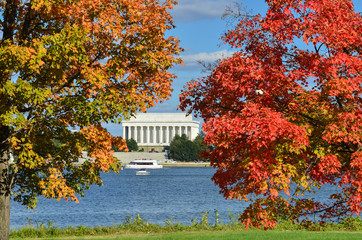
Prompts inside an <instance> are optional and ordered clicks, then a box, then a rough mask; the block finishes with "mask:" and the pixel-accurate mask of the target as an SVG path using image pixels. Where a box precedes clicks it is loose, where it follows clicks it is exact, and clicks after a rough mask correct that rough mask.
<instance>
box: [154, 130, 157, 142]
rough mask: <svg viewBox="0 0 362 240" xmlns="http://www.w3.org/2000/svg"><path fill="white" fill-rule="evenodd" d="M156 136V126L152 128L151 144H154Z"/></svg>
mask: <svg viewBox="0 0 362 240" xmlns="http://www.w3.org/2000/svg"><path fill="white" fill-rule="evenodd" d="M156 135H157V129H156V126H153V144H156Z"/></svg>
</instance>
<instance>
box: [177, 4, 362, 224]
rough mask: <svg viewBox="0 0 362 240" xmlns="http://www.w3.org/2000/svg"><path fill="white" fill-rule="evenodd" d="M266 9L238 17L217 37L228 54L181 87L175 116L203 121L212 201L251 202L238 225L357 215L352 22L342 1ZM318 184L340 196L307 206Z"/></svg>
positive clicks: (357, 22) (360, 194) (361, 191)
mask: <svg viewBox="0 0 362 240" xmlns="http://www.w3.org/2000/svg"><path fill="white" fill-rule="evenodd" d="M266 2H267V4H268V11H267V13H266V16H261V15H257V16H245V17H242V18H241V20H240V22H238V24H237V26H236V27H235V28H234V29H232V30H230V31H228V32H227V33H226V34H225V36H224V37H223V40H224V41H225V43H226V44H229V45H230V46H231V47H233V48H234V49H235V50H236V52H235V53H234V55H233V56H232V57H230V58H226V59H223V60H222V61H221V62H220V64H218V66H216V67H215V68H214V69H213V71H212V72H211V73H210V75H209V76H207V77H204V78H202V79H198V80H192V81H190V82H189V83H188V85H187V86H186V87H185V89H184V90H183V92H182V93H181V95H180V100H181V105H180V108H181V109H183V110H188V111H189V113H192V112H193V113H194V114H195V115H198V116H200V117H201V118H203V119H204V121H205V124H204V125H203V131H204V132H205V133H206V137H205V141H206V144H209V145H214V146H215V149H213V150H211V151H208V152H205V153H204V154H205V156H207V157H208V158H209V159H210V160H211V164H212V166H214V167H215V168H217V171H216V173H215V175H214V176H213V180H214V181H215V183H216V184H217V185H218V186H219V187H220V188H221V193H223V194H224V196H225V197H226V198H231V199H239V200H246V201H247V200H252V204H251V205H249V207H247V208H246V209H245V211H244V212H243V214H242V215H241V220H242V222H244V223H245V224H246V225H247V226H248V225H253V226H257V227H264V228H269V227H272V226H274V225H275V224H276V223H277V221H278V219H280V217H281V216H283V217H287V218H289V219H298V218H299V217H300V216H301V215H307V214H310V213H313V214H316V213H318V214H319V216H320V217H321V218H322V219H323V218H332V217H340V216H346V215H350V214H359V213H360V211H361V209H362V206H361V205H362V153H361V146H362V109H361V104H362V98H361V92H362V85H361V82H362V78H361V70H362V66H361V56H360V53H361V50H362V46H361V43H362V32H361V21H362V19H361V15H360V14H359V13H356V12H355V11H354V6H353V3H352V1H351V0H303V1H300V0H267V1H266ZM324 184H332V185H335V186H338V187H339V188H340V191H339V192H337V193H334V194H331V195H330V197H329V200H328V201H327V202H319V201H317V200H316V199H314V198H313V197H310V194H313V193H315V190H318V189H319V188H320V187H321V185H324ZM306 193H307V194H308V195H309V196H306Z"/></svg>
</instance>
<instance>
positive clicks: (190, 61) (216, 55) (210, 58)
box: [181, 50, 234, 67]
mask: <svg viewBox="0 0 362 240" xmlns="http://www.w3.org/2000/svg"><path fill="white" fill-rule="evenodd" d="M233 53H234V52H232V51H227V50H221V51H216V52H211V53H206V52H203V53H197V54H192V55H186V56H181V57H182V58H183V59H184V63H185V66H186V67H193V66H200V64H199V62H205V63H213V62H216V61H217V60H219V59H223V58H226V57H231V56H232V55H233Z"/></svg>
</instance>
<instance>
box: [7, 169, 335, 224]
mask: <svg viewBox="0 0 362 240" xmlns="http://www.w3.org/2000/svg"><path fill="white" fill-rule="evenodd" d="M149 171H150V173H151V174H150V175H147V176H137V175H136V174H135V172H136V170H131V169H126V170H123V171H121V172H120V173H118V174H115V173H108V174H103V175H102V178H103V182H104V186H102V187H98V186H92V187H91V189H90V190H88V191H86V193H85V197H84V198H79V203H74V202H70V201H69V202H67V201H65V200H60V201H57V200H54V199H45V198H42V197H41V198H40V199H39V202H38V207H37V208H36V210H35V211H34V210H28V209H26V207H24V206H22V205H20V204H18V203H16V202H11V214H10V215H11V216H10V227H11V228H20V227H22V226H24V225H27V224H29V223H30V222H31V223H32V224H33V225H36V224H39V223H45V224H47V223H49V222H52V223H53V224H54V225H56V226H59V227H65V226H70V225H71V226H78V225H83V226H110V225H112V224H114V225H116V224H120V223H122V222H123V221H124V220H125V218H126V217H127V216H130V217H136V216H137V214H140V216H141V218H142V219H144V220H147V221H148V222H150V223H156V224H164V222H165V221H167V220H168V219H170V218H171V217H174V218H173V219H172V222H175V223H176V222H179V223H181V224H190V223H191V220H192V219H195V217H196V216H197V215H198V214H199V213H201V212H203V211H210V214H209V220H210V222H211V221H213V220H214V216H215V214H214V210H215V209H216V210H217V211H218V212H219V214H220V216H219V218H220V219H222V220H223V221H224V223H227V222H229V213H230V212H232V213H233V214H238V213H240V212H241V211H243V209H245V207H246V206H247V205H248V204H249V203H244V202H239V201H236V200H225V199H224V197H223V196H222V195H221V194H220V193H219V189H218V188H217V187H216V186H215V185H214V183H213V182H212V181H211V177H212V175H213V174H214V172H215V169H213V168H209V167H204V168H192V167H189V168H186V167H185V168H178V167H174V168H163V169H158V170H149ZM326 193H329V192H328V191H327V192H326ZM322 195H323V193H322ZM322 195H319V197H321V196H322Z"/></svg>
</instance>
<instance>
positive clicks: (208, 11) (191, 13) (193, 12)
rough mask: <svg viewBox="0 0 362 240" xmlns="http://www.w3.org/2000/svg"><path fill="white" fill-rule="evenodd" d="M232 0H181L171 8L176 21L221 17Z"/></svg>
mask: <svg viewBox="0 0 362 240" xmlns="http://www.w3.org/2000/svg"><path fill="white" fill-rule="evenodd" d="M231 3H232V0H179V3H178V5H176V6H175V7H174V9H173V10H171V14H172V16H173V18H174V20H175V21H176V22H191V21H195V20H201V19H210V18H220V17H221V16H222V14H223V13H224V11H225V9H226V6H228V5H230V4H231Z"/></svg>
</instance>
